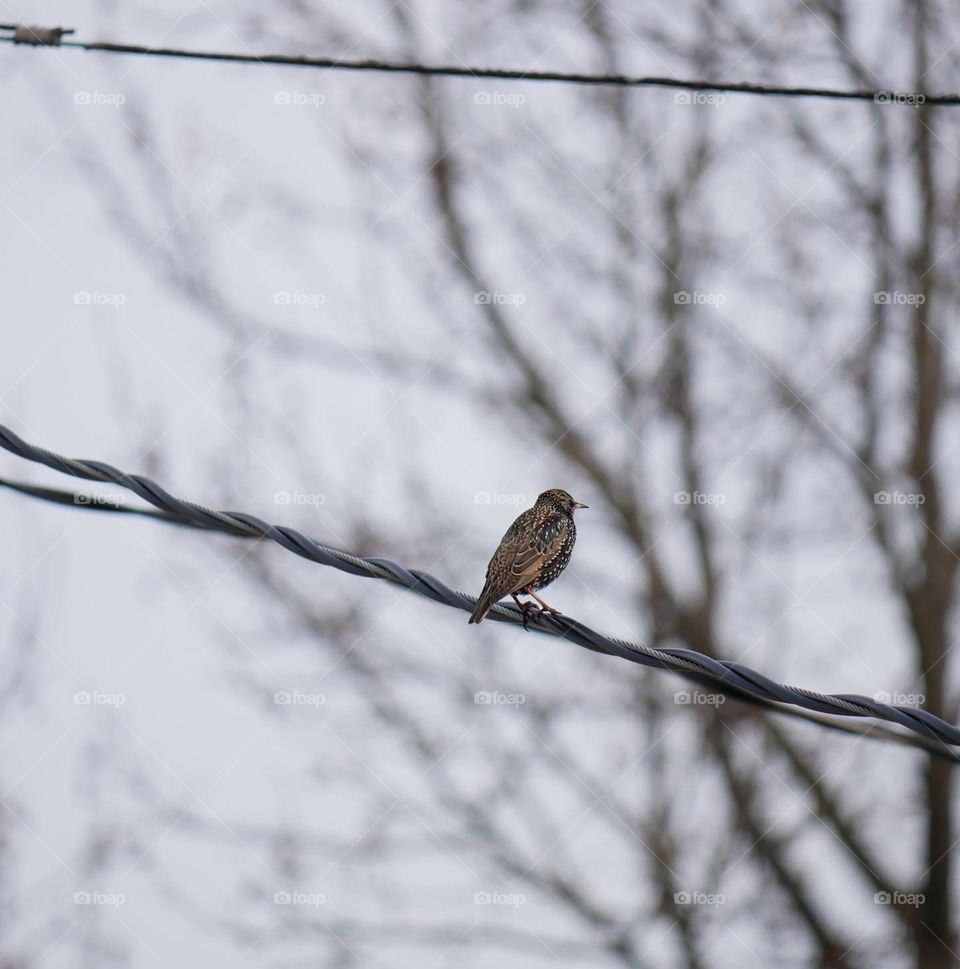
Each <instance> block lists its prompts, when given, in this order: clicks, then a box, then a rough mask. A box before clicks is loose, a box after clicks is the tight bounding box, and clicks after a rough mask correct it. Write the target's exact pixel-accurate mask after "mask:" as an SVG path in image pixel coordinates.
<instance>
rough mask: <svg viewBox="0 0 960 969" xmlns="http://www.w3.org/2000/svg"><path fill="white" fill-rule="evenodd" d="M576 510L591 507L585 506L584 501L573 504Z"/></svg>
mask: <svg viewBox="0 0 960 969" xmlns="http://www.w3.org/2000/svg"><path fill="white" fill-rule="evenodd" d="M573 507H574V508H589V507H590V506H589V505H585V504H584V503H583V502H582V501H575V502H574V503H573Z"/></svg>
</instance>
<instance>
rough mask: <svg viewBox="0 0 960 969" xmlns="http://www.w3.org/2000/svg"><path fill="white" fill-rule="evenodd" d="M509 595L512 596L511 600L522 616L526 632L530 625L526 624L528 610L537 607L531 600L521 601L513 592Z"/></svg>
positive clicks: (528, 616)
mask: <svg viewBox="0 0 960 969" xmlns="http://www.w3.org/2000/svg"><path fill="white" fill-rule="evenodd" d="M524 594H526V593H524ZM510 595H511V596H512V597H513V601H514V602H515V603H516V604H517V608H518V609H519V610H520V613H521V615H522V616H523V628H524V629H525V630H526V631H527V632H530V627H529V626H528V625H527V623H529V622H530V610H531V609H536V608H537V607H536V606H535V605H534V604H533V603H532V602H521V601H520V600H519V599H518V598H517V595H516V593H515V592H511V593H510Z"/></svg>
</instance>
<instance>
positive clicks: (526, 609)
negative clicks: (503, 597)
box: [520, 602, 543, 632]
mask: <svg viewBox="0 0 960 969" xmlns="http://www.w3.org/2000/svg"><path fill="white" fill-rule="evenodd" d="M531 610H532V612H533V615H534V617H536V616H539V615H540V613H541V612H543V610H542V609H541V608H540V607H539V606H538V605H536V604H535V603H533V602H524V603H521V605H520V612H521V613H522V615H523V628H524V629H525V630H526V631H527V632H530V626H529V623H530V615H531Z"/></svg>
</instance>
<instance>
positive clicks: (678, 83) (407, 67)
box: [0, 24, 960, 107]
mask: <svg viewBox="0 0 960 969" xmlns="http://www.w3.org/2000/svg"><path fill="white" fill-rule="evenodd" d="M0 29H5V30H15V31H16V33H15V34H14V36H11V37H0V42H2V43H8V44H17V45H18V46H20V45H25V46H32V47H72V48H75V49H78V50H85V51H99V52H101V53H106V54H137V55H140V56H144V57H176V58H187V59H190V60H204V61H223V62H227V63H233V64H271V65H275V66H279V67H313V68H322V69H324V70H339V71H375V72H379V73H388V74H423V75H429V76H432V77H460V78H474V79H476V80H483V79H491V80H498V81H548V82H557V83H565V84H587V85H601V86H607V87H610V86H613V87H652V88H673V89H676V90H681V91H694V92H711V93H729V94H750V95H760V96H772V97H787V98H827V99H831V100H843V101H873V102H875V103H877V104H902V105H908V106H911V107H918V106H920V105H958V104H960V94H926V93H923V92H913V91H897V90H892V89H891V90H870V89H865V88H861V89H857V90H850V89H844V88H827V87H789V86H786V85H778V84H755V83H752V82H750V81H708V80H703V79H685V78H675V77H660V76H656V75H649V76H637V75H631V74H587V73H579V72H575V71H574V72H568V71H525V70H520V69H517V68H498V67H457V66H454V65H450V64H417V63H403V62H398V61H383V60H349V59H341V58H337V57H310V56H307V55H302V54H250V53H237V52H230V51H204V50H189V49H183V48H179V47H147V46H144V45H141V44H119V43H109V42H107V41H81V40H63V39H62V38H61V34H60V33H59V32H62V31H63V28H59V27H54V28H51V27H24V26H22V25H16V24H2V25H0ZM67 32H72V31H67Z"/></svg>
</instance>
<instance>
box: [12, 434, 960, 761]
mask: <svg viewBox="0 0 960 969" xmlns="http://www.w3.org/2000/svg"><path fill="white" fill-rule="evenodd" d="M0 448H4V449H5V450H7V451H9V452H11V453H12V454H16V455H17V456H19V457H22V458H25V459H26V460H28V461H33V462H36V463H38V464H44V465H46V466H47V467H50V468H53V469H54V470H55V471H61V472H63V473H64V474H69V475H72V476H73V477H75V478H84V479H87V480H90V481H100V482H113V483H114V484H118V485H120V486H121V487H123V488H126V489H128V490H130V491H132V492H133V493H134V494H136V495H138V496H139V497H140V498H142V499H143V500H144V501H146V502H147V503H148V504H150V505H152V506H153V507H154V508H157V509H159V511H151V510H149V509H138V508H128V507H126V505H125V504H123V503H122V502H120V501H115V500H112V499H110V498H104V497H103V496H90V495H79V494H74V493H71V492H65V491H59V490H56V489H52V488H43V487H39V486H37V485H29V484H21V483H18V482H13V481H9V480H6V479H2V478H0V486H3V487H7V488H10V489H13V490H15V491H18V492H21V493H23V494H27V495H30V496H32V497H34V498H40V499H43V500H45V501H54V502H57V503H59V504H70V505H73V506H75V507H77V508H86V509H89V510H93V511H105V512H109V513H112V514H118V513H120V514H123V513H132V514H137V515H144V516H147V517H154V518H160V519H162V520H164V521H168V522H172V523H174V524H178V525H187V526H190V527H192V528H198V529H206V530H208V531H218V532H225V533H226V534H228V535H233V536H237V537H242V538H248V539H249V538H253V539H261V538H268V539H270V540H271V541H273V542H276V543H277V544H278V545H281V546H282V547H283V548H285V549H287V550H288V551H290V552H294V553H295V554H297V555H300V556H302V557H303V558H306V559H309V560H310V561H313V562H318V563H319V564H321V565H327V566H330V567H332V568H335V569H339V570H340V571H342V572H348V573H350V574H351V575H358V576H364V577H367V578H376V579H385V580H387V581H389V582H393V583H395V584H397V585H400V586H402V587H403V588H405V589H408V590H409V591H411V592H416V593H417V594H418V595H422V596H425V597H426V598H428V599H432V600H433V601H434V602H439V603H441V604H443V605H446V606H452V607H453V608H455V609H462V610H463V611H465V612H472V611H473V608H474V605H475V603H476V600H475V598H474V597H473V596H469V595H465V594H464V593H462V592H457V591H456V590H454V589H451V588H449V587H448V586H447V585H445V584H444V583H443V582H441V581H440V580H439V579H437V578H435V577H434V576H432V575H429V574H428V573H426V572H420V571H418V570H416V569H407V568H405V567H404V566H402V565H397V564H396V563H395V562H391V561H390V560H389V559H384V558H372V557H365V556H361V555H355V554H353V553H352V552H348V551H344V550H343V549H339V548H335V547H334V546H331V545H323V544H321V543H319V542H315V541H314V540H313V539H310V538H308V537H307V536H306V535H303V534H302V533H301V532H298V531H297V530H296V529H293V528H289V527H287V526H281V525H270V524H268V523H267V522H264V521H262V520H261V519H259V518H256V517H255V516H253V515H248V514H245V513H243V512H224V511H215V510H213V509H211V508H207V507H205V506H203V505H198V504H194V503H193V502H188V501H183V500H182V499H179V498H176V497H174V496H173V495H171V494H169V493H168V492H167V491H166V490H164V489H163V488H162V487H161V486H160V485H158V484H156V483H155V482H153V481H151V480H150V479H149V478H145V477H143V476H142V475H132V474H126V473H125V472H123V471H118V470H117V469H116V468H114V467H111V466H110V465H109V464H104V463H103V462H102V461H92V460H78V459H76V458H68V457H64V456H63V455H60V454H56V453H55V452H53V451H48V450H46V449H45V448H40V447H36V446H35V445H32V444H28V443H27V442H26V441H24V440H22V439H21V438H20V437H18V436H17V435H16V434H14V433H13V431H11V430H10V429H9V428H7V427H4V426H3V425H2V424H0ZM490 618H491V619H494V620H497V621H499V622H509V623H513V624H515V625H520V624H522V623H523V621H524V617H523V614H522V613H521V611H520V610H519V609H518V608H517V607H516V606H514V605H509V606H507V605H497V606H494V608H493V611H492V612H491V613H490ZM529 626H530V628H531V629H533V630H536V631H537V632H541V633H545V634H547V635H550V636H556V637H558V638H560V639H565V640H568V641H569V642H572V643H574V644H575V645H578V646H582V647H584V648H586V649H590V650H593V651H594V652H599V653H606V654H607V655H610V656H619V657H621V658H622V659H627V660H629V661H630V662H633V663H638V664H640V665H643V666H649V667H652V668H655V669H664V670H670V671H672V672H674V673H678V674H680V675H681V676H684V677H685V678H687V679H690V680H693V681H694V682H696V683H698V684H699V685H701V686H704V685H705V686H708V687H709V688H710V689H713V690H715V691H717V692H720V693H723V694H725V695H728V696H732V697H734V698H736V699H739V700H743V701H745V702H748V703H753V704H757V705H759V706H762V707H765V708H767V709H771V710H775V711H777V712H779V713H783V714H787V715H789V716H794V717H799V718H801V719H805V720H812V721H814V722H816V723H817V724H819V725H821V726H827V727H830V728H832V729H836V730H843V731H844V732H848V733H858V734H863V735H865V736H875V737H876V739H883V740H892V741H897V742H900V743H905V744H908V745H910V746H914V747H919V748H922V749H924V750H926V751H927V752H928V753H930V754H933V755H935V756H938V757H943V758H946V759H947V760H949V761H951V762H952V763H960V754H958V753H957V751H955V750H953V749H952V748H953V747H955V746H960V728H958V727H956V726H954V725H953V724H950V723H947V721H945V720H942V719H941V718H940V717H938V716H935V715H934V714H932V713H930V712H929V711H927V710H924V709H922V708H920V707H911V706H897V705H891V704H887V703H881V702H879V701H877V700H875V699H872V698H870V697H866V696H860V695H858V694H829V693H819V692H817V691H815V690H807V689H802V688H797V687H791V686H787V685H785V684H783V683H777V682H776V681H775V680H771V679H770V678H769V677H767V676H764V675H763V674H762V673H758V672H757V671H756V670H752V669H750V668H749V667H747V666H744V665H743V664H742V663H735V662H730V661H727V660H717V659H714V658H713V657H712V656H707V655H705V654H703V653H698V652H696V651H695V650H692V649H685V648H679V647H653V646H647V645H645V644H637V643H631V642H627V641H625V640H622V639H612V638H610V637H607V636H603V635H601V634H600V633H598V632H596V631H595V630H593V629H590V628H589V627H588V626H585V625H584V624H583V623H580V622H577V621H576V620H575V619H570V618H568V617H567V616H562V615H551V614H548V613H540V614H538V615H535V616H533V617H531V618H530V619H529ZM824 715H829V716H838V717H858V718H861V717H873V718H876V719H878V720H885V721H888V722H890V723H895V724H898V725H899V726H901V727H905V728H907V729H908V730H910V731H912V732H913V734H915V735H916V736H907V735H904V734H900V733H898V732H896V731H893V730H890V729H889V728H886V727H883V726H880V725H876V724H870V725H869V726H867V727H866V728H865V729H864V728H862V727H855V726H853V725H852V724H848V723H843V722H841V721H836V720H828V719H825V717H824Z"/></svg>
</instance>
